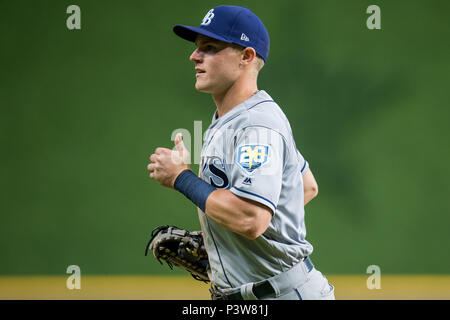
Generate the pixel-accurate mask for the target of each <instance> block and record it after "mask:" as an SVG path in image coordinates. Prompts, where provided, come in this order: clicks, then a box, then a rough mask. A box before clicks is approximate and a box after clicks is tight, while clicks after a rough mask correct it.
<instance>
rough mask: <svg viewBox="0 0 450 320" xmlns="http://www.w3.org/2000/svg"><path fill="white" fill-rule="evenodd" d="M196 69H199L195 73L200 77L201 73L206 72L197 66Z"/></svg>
mask: <svg viewBox="0 0 450 320" xmlns="http://www.w3.org/2000/svg"><path fill="white" fill-rule="evenodd" d="M195 71H197V73H196V74H195V76H196V77H199V76H200V75H202V74H204V73H206V71H205V70H203V69H200V68H195Z"/></svg>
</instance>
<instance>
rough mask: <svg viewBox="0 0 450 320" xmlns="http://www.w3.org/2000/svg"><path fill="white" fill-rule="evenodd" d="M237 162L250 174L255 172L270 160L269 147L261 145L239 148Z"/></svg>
mask: <svg viewBox="0 0 450 320" xmlns="http://www.w3.org/2000/svg"><path fill="white" fill-rule="evenodd" d="M236 156H237V158H236V162H237V163H238V164H239V165H240V166H241V167H242V168H244V169H245V170H247V171H248V172H253V171H254V170H255V169H257V168H259V167H261V166H262V165H263V164H264V163H266V162H267V160H268V158H269V146H265V145H260V144H248V145H244V146H239V147H238V151H237V155H236Z"/></svg>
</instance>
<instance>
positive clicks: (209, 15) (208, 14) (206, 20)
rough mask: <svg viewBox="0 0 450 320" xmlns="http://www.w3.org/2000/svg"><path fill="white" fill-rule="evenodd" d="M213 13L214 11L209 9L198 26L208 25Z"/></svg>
mask: <svg viewBox="0 0 450 320" xmlns="http://www.w3.org/2000/svg"><path fill="white" fill-rule="evenodd" d="M213 11H214V9H211V10H209V11H208V13H207V14H206V15H205V17H204V18H203V20H202V23H201V24H200V25H201V26H207V25H208V24H210V23H211V20H212V18H214V13H213Z"/></svg>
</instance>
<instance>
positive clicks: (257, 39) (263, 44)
mask: <svg viewBox="0 0 450 320" xmlns="http://www.w3.org/2000/svg"><path fill="white" fill-rule="evenodd" d="M173 31H174V32H175V34H177V35H178V36H180V37H181V38H183V39H186V40H189V41H192V42H195V39H196V37H197V35H199V34H201V35H204V36H207V37H210V38H213V39H216V40H219V41H223V42H227V43H234V44H237V45H240V46H243V47H245V48H246V47H252V48H253V49H255V51H256V53H257V54H258V55H259V56H260V57H261V58H262V59H263V60H264V61H267V57H268V55H269V48H270V39H269V33H268V32H267V30H266V28H265V26H264V24H263V23H262V21H261V20H260V19H259V18H258V17H257V16H256V15H255V14H254V13H253V12H251V11H250V10H249V9H248V8H245V7H238V6H218V7H215V8H213V9H211V10H209V11H208V12H207V13H206V15H205V16H204V18H203V20H202V22H201V23H200V27H191V26H186V25H180V24H177V25H175V26H174V27H173Z"/></svg>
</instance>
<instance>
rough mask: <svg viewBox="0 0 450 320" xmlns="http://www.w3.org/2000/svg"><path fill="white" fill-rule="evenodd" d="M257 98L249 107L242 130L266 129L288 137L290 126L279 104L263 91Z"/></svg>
mask: <svg viewBox="0 0 450 320" xmlns="http://www.w3.org/2000/svg"><path fill="white" fill-rule="evenodd" d="M257 98H258V99H255V100H254V101H253V102H252V103H251V104H248V105H247V110H246V111H245V113H244V117H243V118H244V119H243V122H242V123H241V128H252V127H253V128H265V129H267V130H273V131H276V132H278V133H280V134H281V135H282V136H286V135H287V134H288V133H289V132H290V125H289V121H288V119H287V117H286V115H285V114H284V112H283V110H282V109H281V108H280V106H279V105H278V103H277V102H276V101H275V100H274V99H273V98H272V97H271V96H270V95H269V94H268V93H267V92H265V91H263V90H261V91H259V92H258V97H257Z"/></svg>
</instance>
